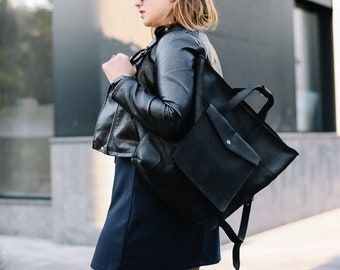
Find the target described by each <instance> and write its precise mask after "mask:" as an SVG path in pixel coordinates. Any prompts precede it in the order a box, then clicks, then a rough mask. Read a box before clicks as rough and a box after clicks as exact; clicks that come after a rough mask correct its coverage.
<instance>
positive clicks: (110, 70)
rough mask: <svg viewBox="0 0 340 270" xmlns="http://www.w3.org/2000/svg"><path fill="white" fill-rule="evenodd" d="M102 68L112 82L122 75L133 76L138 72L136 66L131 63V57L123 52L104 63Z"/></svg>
mask: <svg viewBox="0 0 340 270" xmlns="http://www.w3.org/2000/svg"><path fill="white" fill-rule="evenodd" d="M102 69H103V71H104V73H105V75H106V77H107V79H108V80H109V82H110V83H111V82H112V81H113V80H115V79H117V78H118V77H120V76H122V75H124V76H129V77H133V76H134V75H135V74H136V72H137V69H136V66H135V65H131V63H130V59H129V57H128V56H127V55H125V54H122V53H118V54H117V55H113V56H112V58H111V59H110V60H109V61H107V62H105V63H104V64H103V65H102Z"/></svg>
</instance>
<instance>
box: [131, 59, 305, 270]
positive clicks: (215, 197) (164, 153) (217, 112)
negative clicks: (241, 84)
mask: <svg viewBox="0 0 340 270" xmlns="http://www.w3.org/2000/svg"><path fill="white" fill-rule="evenodd" d="M196 68H197V70H196V78H195V91H196V92H195V95H194V97H195V100H194V102H193V104H194V117H195V123H194V125H193V127H192V128H191V130H190V131H189V132H188V134H187V135H186V136H185V138H184V139H183V140H181V141H179V142H168V141H166V140H164V139H163V138H162V137H160V136H158V135H157V134H155V133H153V132H151V131H149V132H147V134H146V135H145V136H144V137H143V138H142V139H141V141H140V143H139V144H138V146H137V148H136V151H135V155H134V157H132V162H133V163H134V165H135V166H136V168H137V169H138V171H139V172H140V173H141V174H142V175H143V176H144V178H145V179H146V181H147V182H148V183H149V184H150V185H151V187H152V188H153V189H154V190H155V191H156V193H157V194H158V195H159V196H160V197H161V198H162V199H163V200H164V201H165V202H166V203H167V204H168V205H169V206H170V207H171V208H172V209H174V211H175V212H176V213H177V214H178V215H179V216H181V217H182V218H183V219H185V220H187V221H189V222H190V223H192V224H194V225H196V226H199V227H201V228H203V229H207V230H210V229H212V228H215V227H216V226H221V227H222V228H223V230H224V231H225V232H226V234H227V235H228V237H229V238H230V240H231V241H232V242H234V248H233V265H234V268H235V269H239V267H240V258H239V249H240V246H241V244H242V243H243V240H244V238H245V235H246V231H247V225H248V219H249V214H250V207H251V202H252V198H253V196H254V195H255V194H256V193H257V192H259V191H260V190H261V189H263V188H265V187H266V186H268V185H269V184H270V183H271V182H272V181H273V180H274V179H275V178H276V177H277V176H278V175H279V174H280V173H281V172H282V171H283V170H284V169H285V168H287V166H289V164H290V163H291V162H292V161H293V160H294V159H295V157H296V156H297V155H298V153H297V152H296V151H295V150H294V149H292V148H290V147H289V146H287V145H286V144H285V143H284V142H283V141H282V139H281V138H280V137H279V135H278V134H277V133H276V132H275V131H274V130H273V129H272V128H271V127H270V126H269V125H268V124H267V123H266V122H265V118H266V116H267V113H268V111H269V110H270V108H271V107H272V105H273V103H274V99H273V96H272V94H271V93H270V92H269V91H268V90H267V89H266V88H265V87H264V86H257V85H250V86H249V87H247V88H245V89H233V88H231V87H230V86H229V85H228V84H227V83H226V82H225V81H224V80H223V78H222V77H220V75H219V74H218V73H216V72H215V70H214V69H213V68H212V67H211V65H210V63H209V61H208V60H207V59H206V58H205V57H203V56H200V57H199V59H198V62H197V67H196ZM255 90H256V91H258V92H259V93H261V94H262V95H263V96H264V97H266V98H267V102H266V103H265V105H264V106H263V107H262V109H261V110H260V111H259V112H258V113H256V112H255V111H254V110H253V109H252V108H251V107H250V106H249V105H248V104H247V103H246V102H245V101H244V99H245V98H246V97H247V96H248V95H250V94H251V93H252V92H254V91H255ZM242 205H243V212H242V218H241V223H240V228H239V231H238V234H236V233H235V232H234V230H233V229H232V228H231V226H230V225H229V224H228V223H227V222H226V221H225V219H226V218H227V217H228V216H230V215H231V214H232V213H234V212H235V211H236V210H237V209H238V208H240V207H241V206H242Z"/></svg>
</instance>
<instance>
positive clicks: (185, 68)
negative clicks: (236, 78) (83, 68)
mask: <svg viewBox="0 0 340 270" xmlns="http://www.w3.org/2000/svg"><path fill="white" fill-rule="evenodd" d="M175 35H176V33H174V32H173V33H169V34H167V35H165V36H164V37H163V38H162V39H161V40H160V41H159V44H158V46H157V47H156V55H155V63H156V69H157V77H156V80H157V82H156V84H155V85H157V89H156V90H157V91H156V92H157V95H152V94H150V91H147V89H144V88H143V87H142V86H141V85H139V84H138V82H137V81H136V80H134V79H133V78H129V77H123V78H122V79H121V80H120V81H119V82H118V84H117V85H116V86H115V89H114V91H113V94H112V98H113V99H114V100H115V101H116V102H117V103H118V104H120V105H121V106H122V107H123V108H124V109H125V110H126V111H127V112H129V113H130V114H131V115H132V117H135V118H136V119H138V120H139V121H140V122H141V124H142V125H143V126H144V127H145V128H147V129H149V130H152V131H154V132H156V133H158V134H159V135H161V136H162V137H164V138H166V139H169V140H171V139H176V138H179V137H181V136H182V135H183V134H184V133H185V131H186V130H187V128H188V125H189V124H190V112H191V105H192V100H193V92H194V91H193V88H194V73H195V71H194V63H195V58H196V56H197V54H198V53H202V51H200V50H201V49H202V47H200V46H199V45H198V44H197V43H196V41H195V39H194V38H193V37H191V36H189V35H188V34H186V35H178V36H175Z"/></svg>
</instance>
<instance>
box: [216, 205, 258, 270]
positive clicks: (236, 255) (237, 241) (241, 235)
mask: <svg viewBox="0 0 340 270" xmlns="http://www.w3.org/2000/svg"><path fill="white" fill-rule="evenodd" d="M252 201H253V200H250V201H248V202H246V203H245V204H244V205H243V210H242V217H241V223H240V228H239V231H238V234H236V233H235V231H234V230H233V228H232V227H231V226H230V225H229V223H228V222H227V221H226V220H224V219H223V220H221V221H220V224H219V225H220V226H221V228H222V229H223V231H224V232H225V233H226V234H227V236H228V237H229V239H230V240H231V241H232V242H233V243H234V247H233V266H234V268H235V269H236V270H239V269H240V248H241V245H242V243H243V241H244V239H245V237H246V234H247V228H248V222H249V215H250V209H251V204H252Z"/></svg>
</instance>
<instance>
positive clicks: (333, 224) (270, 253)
mask: <svg viewBox="0 0 340 270" xmlns="http://www.w3.org/2000/svg"><path fill="white" fill-rule="evenodd" d="M231 248H232V246H231V245H230V244H226V245H223V246H222V247H221V252H222V261H221V262H220V263H219V264H217V265H213V266H206V267H202V268H201V270H228V269H230V270H232V269H233V267H232V261H231ZM93 250H94V247H93V246H69V245H61V244H56V243H53V242H51V241H50V240H45V239H32V238H26V237H19V236H4V235H0V270H61V269H62V270H84V269H89V262H90V260H91V257H92V253H93ZM241 269H242V270H260V269H261V270H340V209H336V210H332V211H329V212H326V213H323V214H320V215H316V216H313V217H310V218H306V219H303V220H300V221H298V222H294V223H290V224H288V225H285V226H282V227H279V228H276V229H273V230H270V231H266V232H264V233H260V234H257V235H254V236H249V237H247V238H246V241H245V243H244V244H243V246H242V248H241ZM141 270H147V269H141ZM160 270H161V269H160ZM174 270H175V269H174Z"/></svg>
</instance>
